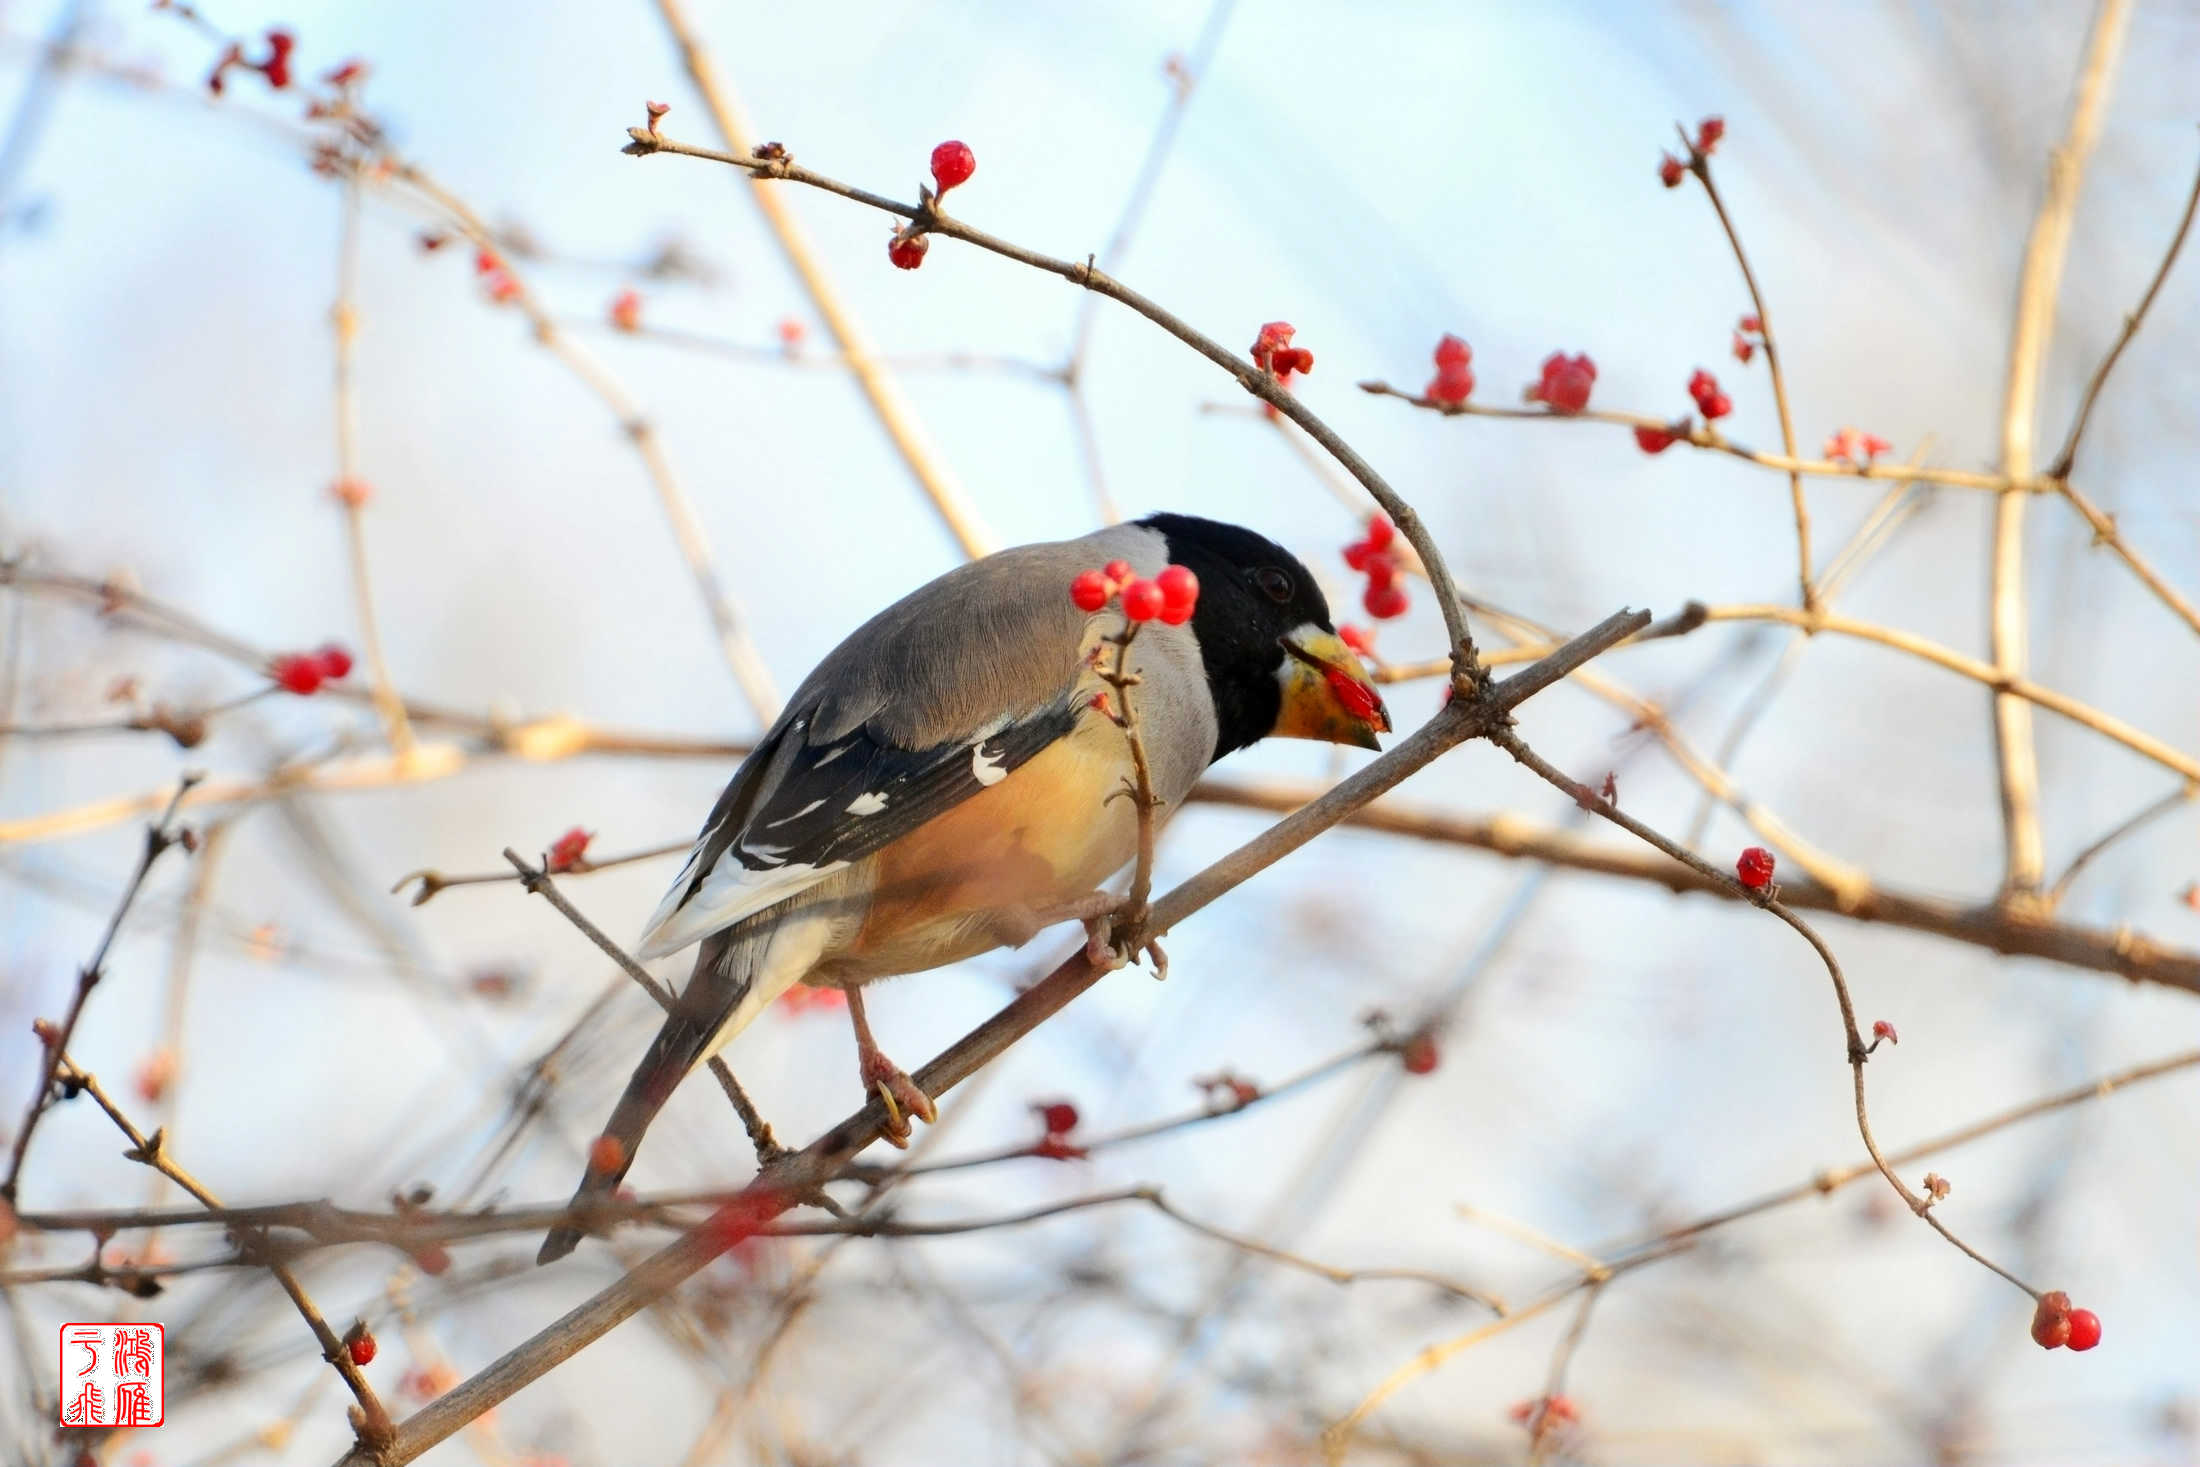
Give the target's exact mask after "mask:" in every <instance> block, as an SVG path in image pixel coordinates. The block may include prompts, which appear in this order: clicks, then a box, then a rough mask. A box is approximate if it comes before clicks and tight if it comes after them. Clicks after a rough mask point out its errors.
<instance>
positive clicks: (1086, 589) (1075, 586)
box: [1069, 570, 1112, 611]
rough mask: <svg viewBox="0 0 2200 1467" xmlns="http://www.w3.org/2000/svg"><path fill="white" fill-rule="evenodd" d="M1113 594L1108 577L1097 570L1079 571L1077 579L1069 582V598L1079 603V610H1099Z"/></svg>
mask: <svg viewBox="0 0 2200 1467" xmlns="http://www.w3.org/2000/svg"><path fill="white" fill-rule="evenodd" d="M1111 594H1112V593H1111V592H1110V591H1109V589H1108V578H1107V577H1106V576H1104V575H1102V574H1101V573H1100V572H1098V571H1096V570H1089V571H1079V572H1078V573H1077V579H1075V580H1073V581H1071V582H1070V583H1069V599H1070V600H1072V601H1074V602H1076V603H1077V609H1078V610H1079V611H1098V610H1099V609H1100V608H1101V607H1103V606H1105V605H1107V604H1108V597H1109V596H1110V595H1111Z"/></svg>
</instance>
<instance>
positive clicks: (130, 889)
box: [0, 774, 198, 1205]
mask: <svg viewBox="0 0 2200 1467" xmlns="http://www.w3.org/2000/svg"><path fill="white" fill-rule="evenodd" d="M197 783H198V776H197V775H195V774H187V775H185V776H184V777H183V778H182V779H181V780H179V781H178V782H177V784H176V792H175V793H174V794H173V795H171V796H170V797H169V800H168V807H167V808H166V809H165V810H163V811H162V812H161V815H160V818H159V819H158V820H155V821H154V822H153V823H152V824H151V825H149V826H147V827H146V829H145V844H144V847H143V849H142V850H141V851H140V852H139V854H138V863H137V869H136V870H135V871H133V872H131V873H130V881H129V884H128V885H126V886H125V887H123V889H122V900H121V901H119V902H117V903H116V904H115V912H114V915H113V916H112V917H110V918H109V919H108V920H107V930H106V932H105V933H103V934H102V935H101V936H100V939H99V946H98V948H96V949H95V950H94V951H93V953H92V960H91V961H90V962H89V963H86V964H85V965H84V966H83V967H82V968H81V969H79V970H78V972H77V975H76V992H75V993H74V994H73V995H72V996H71V997H70V999H69V1011H68V1012H67V1013H66V1014H65V1015H63V1016H62V1020H61V1022H60V1023H59V1024H58V1025H55V1026H54V1028H53V1030H52V1032H51V1033H42V1034H41V1035H40V1036H39V1038H40V1040H41V1042H42V1044H43V1048H44V1052H43V1054H41V1055H40V1057H39V1064H38V1085H37V1088H35V1089H34V1090H32V1091H31V1102H30V1105H29V1106H28V1107H27V1108H26V1109H25V1111H24V1113H23V1123H22V1124H21V1125H19V1126H17V1127H16V1128H15V1146H14V1149H13V1150H12V1151H11V1152H10V1154H9V1157H8V1175H7V1179H6V1180H5V1181H0V1203H7V1204H10V1205H12V1204H13V1203H14V1201H15V1197H16V1186H17V1184H18V1183H19V1182H21V1180H22V1177H23V1158H24V1157H25V1156H26V1155H28V1154H29V1152H30V1149H31V1136H32V1135H33V1133H35V1132H36V1131H37V1130H38V1123H39V1121H40V1120H41V1119H43V1118H44V1116H45V1114H46V1111H47V1110H48V1109H49V1108H50V1106H51V1103H52V1102H51V1097H52V1094H53V1088H54V1077H55V1076H56V1075H57V1074H59V1073H60V1070H61V1062H62V1061H61V1056H62V1053H63V1052H64V1051H65V1050H67V1049H68V1047H69V1041H70V1040H71V1039H73V1038H75V1037H76V1026H77V1022H78V1021H79V1020H80V1019H82V1018H83V1017H84V1005H85V1002H86V1001H87V1000H88V999H90V998H91V996H92V990H93V989H94V988H96V987H98V986H99V980H100V979H101V978H104V977H105V976H106V966H107V953H108V950H109V949H111V948H112V947H113V946H114V943H115V934H116V933H118V932H120V931H121V930H122V923H123V920H124V919H125V918H127V917H128V916H129V915H130V907H131V904H132V903H134V902H135V901H136V900H137V897H138V893H139V892H140V891H141V890H143V889H144V887H145V878H146V875H147V874H148V873H149V872H151V871H152V869H153V864H154V863H155V862H156V861H158V860H159V859H160V858H161V857H162V856H163V855H164V854H166V853H167V851H168V848H169V847H171V846H174V845H180V844H181V843H182V840H183V838H182V837H181V836H180V835H178V834H176V833H175V832H174V830H173V829H172V826H173V825H174V822H175V818H176V811H177V808H178V807H179V806H181V805H182V803H183V797H184V796H185V795H186V794H188V793H189V792H190V789H191V786H193V785H194V784H197Z"/></svg>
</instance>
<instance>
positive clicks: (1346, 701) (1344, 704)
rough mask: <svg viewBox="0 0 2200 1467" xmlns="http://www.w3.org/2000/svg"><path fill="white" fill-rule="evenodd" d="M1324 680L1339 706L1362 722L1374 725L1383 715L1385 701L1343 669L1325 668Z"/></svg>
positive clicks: (1323, 671) (1323, 670)
mask: <svg viewBox="0 0 2200 1467" xmlns="http://www.w3.org/2000/svg"><path fill="white" fill-rule="evenodd" d="M1322 678H1323V680H1324V681H1326V682H1327V683H1328V684H1329V694H1330V696H1331V697H1333V698H1335V699H1336V700H1337V706H1338V707H1339V708H1342V709H1343V710H1344V711H1345V712H1347V713H1349V714H1351V715H1352V716H1353V717H1354V718H1357V719H1359V720H1360V722H1362V723H1370V724H1371V723H1374V722H1375V721H1376V718H1377V717H1378V715H1380V714H1381V712H1382V707H1383V700H1382V699H1381V698H1378V697H1377V696H1375V690H1374V689H1373V688H1371V687H1369V686H1368V685H1367V684H1366V683H1363V682H1361V681H1360V680H1359V679H1358V678H1356V677H1354V676H1353V675H1352V674H1351V673H1349V672H1346V671H1345V670H1344V669H1343V668H1341V667H1325V668H1323V669H1322Z"/></svg>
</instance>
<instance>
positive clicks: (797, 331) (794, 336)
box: [779, 316, 803, 349]
mask: <svg viewBox="0 0 2200 1467" xmlns="http://www.w3.org/2000/svg"><path fill="white" fill-rule="evenodd" d="M802 332H803V327H802V323H801V322H800V321H797V320H796V319H795V318H794V317H792V316H781V317H780V318H779V344H780V345H781V346H784V347H787V348H789V349H792V348H794V347H797V346H800V345H801V344H802Z"/></svg>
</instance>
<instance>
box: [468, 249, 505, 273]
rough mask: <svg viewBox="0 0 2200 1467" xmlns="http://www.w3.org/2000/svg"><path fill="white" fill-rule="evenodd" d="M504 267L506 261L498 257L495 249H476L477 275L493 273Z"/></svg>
mask: <svg viewBox="0 0 2200 1467" xmlns="http://www.w3.org/2000/svg"><path fill="white" fill-rule="evenodd" d="M503 268H504V262H503V261H501V260H499V259H498V258H497V257H496V252H495V251H494V250H489V249H478V250H475V251H474V273H475V274H476V275H493V274H495V273H496V272H497V271H499V270H501V269H503Z"/></svg>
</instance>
